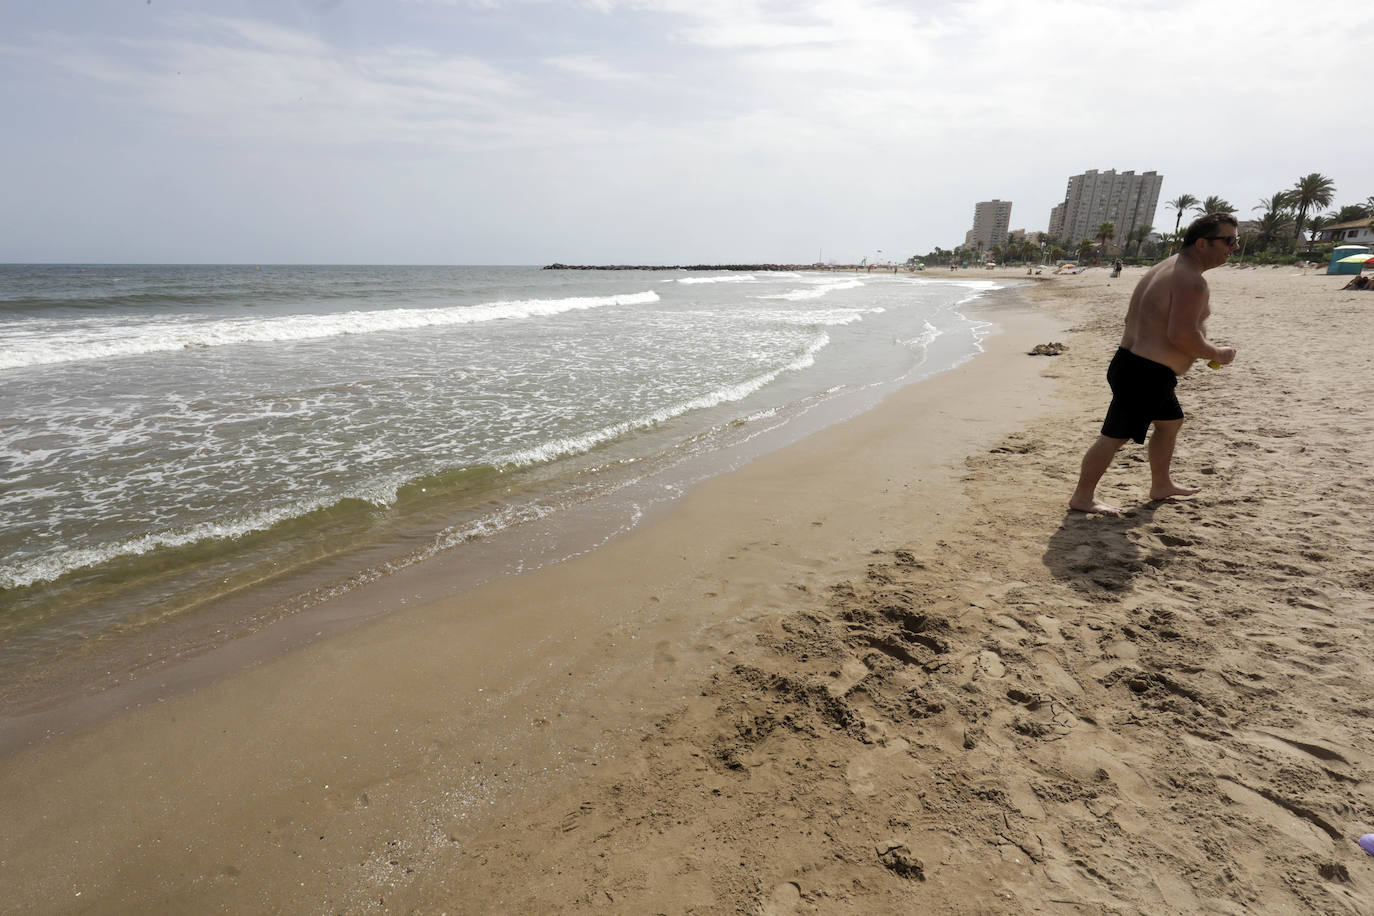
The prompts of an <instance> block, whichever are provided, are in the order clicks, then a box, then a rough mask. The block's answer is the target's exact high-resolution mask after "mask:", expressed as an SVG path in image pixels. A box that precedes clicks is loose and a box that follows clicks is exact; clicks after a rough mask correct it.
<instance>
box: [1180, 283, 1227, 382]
mask: <svg viewBox="0 0 1374 916" xmlns="http://www.w3.org/2000/svg"><path fill="white" fill-rule="evenodd" d="M1208 314H1209V309H1208V292H1207V281H1206V280H1204V279H1202V277H1200V276H1197V277H1186V278H1184V279H1182V280H1180V281H1179V282H1176V283H1175V284H1174V289H1173V301H1172V302H1171V303H1170V305H1169V327H1168V330H1167V332H1166V333H1167V334H1168V337H1169V345H1170V346H1172V347H1173V348H1174V349H1175V350H1177V351H1179V352H1180V353H1182V354H1184V355H1185V356H1188V357H1190V358H1192V359H1195V360H1196V359H1209V360H1215V361H1216V362H1219V363H1221V364H1222V365H1223V366H1224V365H1226V364H1227V363H1229V362H1231V360H1233V359H1235V358H1236V351H1235V349H1234V348H1232V347H1217V346H1214V345H1213V344H1212V342H1211V341H1209V340H1208V339H1207V335H1206V334H1204V333H1203V330H1202V328H1203V322H1204V321H1206V319H1207V315H1208Z"/></svg>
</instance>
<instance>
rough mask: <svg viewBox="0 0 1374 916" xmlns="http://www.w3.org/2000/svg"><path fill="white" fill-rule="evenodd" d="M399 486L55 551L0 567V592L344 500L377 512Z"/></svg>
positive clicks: (377, 485) (241, 531) (376, 486)
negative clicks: (368, 505) (370, 506)
mask: <svg viewBox="0 0 1374 916" xmlns="http://www.w3.org/2000/svg"><path fill="white" fill-rule="evenodd" d="M403 483H404V481H402V480H399V479H397V480H392V481H375V482H373V483H371V484H368V485H363V486H360V487H357V488H354V489H353V490H352V491H350V492H348V493H344V494H341V495H340V494H334V495H329V496H321V497H317V498H312V499H300V500H293V501H291V502H289V503H285V504H283V505H280V506H276V507H273V508H270V509H262V510H259V511H257V512H250V513H247V514H245V515H242V516H238V517H234V518H224V519H215V520H213V521H209V522H203V523H201V524H197V525H188V526H185V527H181V528H173V529H169V530H165V531H155V532H150V533H148V534H144V535H140V536H138V537H131V538H125V539H123V540H119V541H114V542H112V543H108V544H101V545H98V546H94V547H76V548H68V549H66V550H54V551H50V552H48V553H45V554H43V555H41V556H38V557H33V558H32V559H29V560H25V561H21V562H19V563H4V564H0V590H4V589H11V588H24V587H26V586H29V585H36V584H38V583H40V582H51V581H53V580H54V579H58V578H60V577H62V576H65V575H66V574H68V573H70V572H75V571H76V570H79V569H90V568H92V567H95V566H100V565H102V564H104V563H109V562H112V561H114V560H118V559H122V558H124V557H136V556H142V555H143V554H147V553H151V552H153V551H155V550H161V549H164V548H175V547H187V546H190V545H192V544H198V543H200V542H202V541H215V540H218V541H232V540H234V539H235V538H240V537H243V536H244V535H246V534H252V533H254V532H256V531H266V530H267V529H269V528H271V527H272V526H273V525H277V524H280V523H282V522H285V521H290V520H291V519H293V518H300V517H301V516H304V515H308V514H309V513H311V512H315V511H317V510H320V509H327V508H329V507H330V506H333V505H336V504H337V503H339V502H342V501H343V500H344V499H360V500H363V501H365V502H370V503H372V504H374V505H377V506H385V505H389V504H391V503H393V502H395V500H396V493H397V491H398V490H399V489H400V487H401V486H402V484H403Z"/></svg>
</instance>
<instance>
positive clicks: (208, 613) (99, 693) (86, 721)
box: [0, 272, 1021, 759]
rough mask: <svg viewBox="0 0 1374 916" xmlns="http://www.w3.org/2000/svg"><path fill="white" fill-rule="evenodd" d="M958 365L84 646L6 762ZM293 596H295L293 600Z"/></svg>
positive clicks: (988, 302) (449, 592)
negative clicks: (517, 520) (503, 521)
mask: <svg viewBox="0 0 1374 916" xmlns="http://www.w3.org/2000/svg"><path fill="white" fill-rule="evenodd" d="M940 279H943V278H940ZM979 279H984V278H982V277H980V278H979ZM995 279H997V280H999V281H1003V282H1007V281H1010V282H1011V283H1012V284H1014V285H1015V284H1018V282H1019V280H1020V279H1021V278H1020V276H1019V275H1017V274H1015V273H1014V272H1012V273H1011V274H1010V275H1008V276H1002V275H998V277H996V278H995ZM998 294H1005V295H1007V296H1008V298H1010V297H1011V295H1012V294H1010V293H1007V291H1006V290H1005V289H1000V290H998V291H996V292H994V293H985V294H984V295H985V296H987V297H988V298H983V299H979V300H975V301H974V302H973V303H971V304H970V305H971V308H970V306H968V305H966V306H960V307H959V308H961V309H963V310H964V311H966V312H971V313H973V314H975V315H976V314H978V312H979V310H983V311H985V312H988V313H989V314H992V315H995V313H996V312H997V311H998V310H999V308H1000V306H999V302H1000V301H1001V300H999V299H997V298H996V297H997V295H998ZM983 320H984V319H983V318H976V319H975V321H983ZM988 323H989V324H990V323H991V322H990V320H989V321H988ZM987 333H988V332H986V331H976V332H975V337H976V338H984V337H986V336H987ZM994 333H995V332H994ZM975 346H978V343H977V342H975ZM976 355H977V351H975V353H974V354H973V356H976ZM947 358H948V357H947V355H946V354H943V353H940V354H938V355H937V356H933V357H932V361H933V362H934V364H935V366H936V368H933V369H927V368H924V366H918V367H917V368H915V369H914V370H913V371H912V372H911V373H910V374H908V375H907V376H906V377H904V378H901V379H895V380H886V381H882V382H878V383H870V384H867V385H862V386H859V387H857V388H855V389H854V390H853V391H852V392H850V393H848V394H845V395H841V396H839V397H836V398H833V399H827V400H825V401H822V402H819V403H816V404H812V405H810V406H807V407H805V408H802V409H800V410H799V411H797V412H796V415H795V416H792V417H791V418H790V419H788V420H787V421H786V422H785V423H782V424H779V425H776V426H773V427H770V428H765V429H764V430H762V431H760V432H757V433H754V434H752V435H751V436H749V437H748V438H747V439H745V440H742V441H739V442H735V443H732V444H729V445H727V446H725V447H724V448H720V449H716V450H713V451H711V452H709V453H706V454H704V455H700V456H695V457H692V458H689V459H688V460H686V461H685V462H683V461H679V462H674V463H672V464H669V465H665V466H663V467H660V468H658V469H656V470H650V471H649V472H648V473H647V474H644V475H642V476H643V479H639V480H637V482H635V483H634V484H633V485H632V486H630V487H628V488H624V487H620V486H617V487H612V488H611V489H610V490H609V491H608V492H606V493H603V494H601V495H599V496H597V497H595V498H594V499H592V500H591V501H589V502H576V503H573V504H571V505H569V506H567V507H565V508H564V509H562V510H561V511H560V512H559V513H557V515H556V517H554V518H552V519H549V520H538V521H533V522H528V523H525V524H522V525H518V526H513V527H511V528H509V529H506V530H503V531H499V532H497V533H495V534H494V535H491V536H488V537H483V538H479V539H476V540H474V541H471V542H468V543H465V544H463V545H461V546H460V547H458V548H457V549H448V550H442V551H438V552H437V553H434V554H433V555H430V556H427V557H425V558H424V559H421V560H419V561H418V562H414V563H406V564H405V565H403V566H402V567H400V568H399V569H395V570H393V571H390V572H387V573H385V574H378V575H371V574H370V573H372V572H373V571H372V570H371V569H370V568H369V567H368V566H366V565H364V566H360V567H356V568H357V569H358V570H360V572H358V573H356V574H349V573H348V570H349V569H352V568H355V566H356V564H354V565H350V558H351V557H352V556H354V555H355V554H357V555H361V556H366V555H367V551H366V550H357V551H352V552H345V553H344V554H341V555H340V556H338V557H331V558H326V559H324V560H321V561H317V562H316V563H314V564H311V565H310V566H307V567H305V568H303V569H302V570H300V571H298V572H296V573H288V574H287V575H286V577H285V578H283V579H272V580H268V581H266V582H262V583H256V584H251V585H248V586H246V587H245V588H243V589H239V590H236V591H234V592H231V593H229V594H227V595H225V596H223V597H221V598H218V599H215V600H214V601H212V602H210V603H208V604H207V605H206V606H205V607H203V608H201V609H199V610H196V611H194V612H191V613H188V614H186V615H184V616H182V617H177V618H174V619H171V620H168V621H166V622H163V623H158V624H154V625H153V626H151V627H149V628H147V629H144V630H138V631H135V632H133V633H131V634H129V635H127V636H126V635H121V634H114V635H113V636H112V637H111V638H112V639H113V640H114V642H113V644H112V647H102V646H100V645H99V644H98V642H99V641H97V645H95V646H94V648H93V649H90V650H88V649H87V648H86V647H84V646H83V647H80V648H79V649H78V650H77V651H73V652H69V653H68V654H67V655H65V656H64V657H62V658H60V659H58V660H56V661H54V662H50V663H47V664H45V665H43V666H41V667H37V668H35V669H34V671H32V672H28V671H24V672H21V673H20V675H19V676H16V677H12V678H10V680H9V681H8V682H7V683H6V685H5V686H6V687H7V688H8V690H7V691H6V693H5V696H4V699H5V701H6V702H5V706H4V708H3V714H0V759H3V758H4V757H5V756H6V755H8V754H10V753H14V752H17V751H19V750H21V749H22V748H24V747H26V746H32V745H34V744H35V743H38V742H41V741H43V740H46V739H49V738H52V737H59V736H62V735H65V734H70V733H73V732H75V731H79V730H80V729H82V728H85V727H89V726H90V725H93V724H97V723H99V722H100V721H101V720H103V719H105V718H108V717H110V716H113V715H118V714H119V713H120V712H124V711H129V710H133V709H137V708H139V707H140V706H143V705H146V704H149V703H155V702H165V701H166V700H167V699H170V698H172V697H175V696H178V695H180V694H182V693H185V692H189V691H193V690H195V689H198V688H199V687H201V686H203V685H205V684H208V683H212V682H214V681H216V680H218V679H220V678H223V677H226V676H231V675H232V674H233V673H234V672H236V671H238V670H241V669H243V668H245V667H249V666H253V665H257V664H261V663H262V662H264V661H268V660H271V659H273V658H275V657H277V656H279V655H282V654H284V653H288V652H292V651H295V650H298V649H300V648H303V647H305V646H308V645H310V644H312V643H314V642H318V641H320V640H326V639H329V638H331V637H333V636H337V635H339V634H341V633H344V632H347V631H348V630H351V629H353V628H356V627H359V626H364V625H366V624H367V623H368V622H369V621H373V620H376V619H379V618H382V617H385V616H387V615H389V614H391V613H395V612H397V611H401V610H405V609H406V608H407V607H410V606H414V605H416V604H423V603H429V602H433V601H436V600H442V599H449V600H456V599H457V598H458V597H459V596H461V595H463V594H466V593H468V592H471V591H472V590H474V589H477V588H480V587H482V586H484V585H486V584H488V583H491V582H494V581H499V580H501V579H504V578H508V577H512V576H520V575H525V574H527V573H528V572H530V571H532V570H538V569H540V568H543V567H546V566H552V565H557V564H560V563H562V562H565V561H566V560H568V559H570V558H575V557H578V556H581V555H583V554H586V553H589V552H591V551H595V550H597V549H599V548H600V547H602V546H604V545H605V544H606V543H608V542H609V541H612V540H614V539H617V538H621V537H625V536H634V535H635V533H636V532H637V531H639V530H640V529H642V528H643V527H645V526H646V525H647V524H649V523H651V522H652V521H653V520H654V519H656V518H659V517H662V516H663V515H664V514H665V513H669V512H671V511H672V510H673V507H674V506H675V505H676V504H677V503H678V502H679V501H680V500H681V498H682V493H684V492H686V491H689V490H690V489H692V488H694V487H695V486H697V485H699V484H700V483H701V482H703V481H706V480H710V479H711V478H713V477H716V476H719V475H721V474H728V473H731V472H733V471H734V470H737V469H738V468H739V467H740V466H741V465H744V464H747V463H749V462H750V461H754V460H757V459H758V458H759V457H761V456H764V455H767V454H769V453H771V452H773V451H776V450H778V449H780V448H786V447H788V446H789V445H793V444H795V443H796V442H797V441H798V440H801V439H804V438H806V437H807V436H810V435H813V434H815V433H816V432H818V431H821V430H824V429H825V428H827V427H829V426H832V425H834V424H836V423H840V422H844V421H845V420H846V419H851V418H853V417H854V416H856V415H858V414H861V413H863V412H865V411H867V410H870V409H872V408H873V406H874V404H875V401H876V400H878V399H881V397H884V396H886V395H885V394H883V393H884V392H886V393H887V394H890V393H891V392H892V391H894V390H900V388H902V387H906V386H909V385H919V384H923V383H924V382H925V381H926V380H928V379H929V377H930V373H932V372H934V373H935V374H939V373H940V372H943V371H948V370H946V369H941V368H938V367H939V366H940V365H942V364H943V361H944V360H945V359H947ZM969 358H972V356H969V357H964V359H969ZM330 570H332V572H331V571H330ZM297 581H299V582H304V583H308V584H310V583H316V582H320V583H323V584H320V585H315V584H311V585H310V587H309V588H307V589H306V590H304V591H301V592H299V594H297V593H296V589H295V588H293V586H292V583H293V582H297ZM339 583H346V585H340V584H339ZM401 593H403V594H404V595H405V597H403V598H400V599H399V603H398V602H397V599H396V595H397V594H401ZM286 596H294V597H290V599H289V600H287V597H286ZM103 639H104V637H102V640H103ZM21 678H22V679H23V680H21ZM21 685H22V686H21Z"/></svg>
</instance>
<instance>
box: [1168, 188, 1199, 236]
mask: <svg viewBox="0 0 1374 916" xmlns="http://www.w3.org/2000/svg"><path fill="white" fill-rule="evenodd" d="M1197 202H1198V201H1197V198H1196V197H1194V196H1193V195H1191V194H1180V195H1178V197H1177V198H1176V199H1175V200H1171V201H1169V202H1168V203H1167V204H1165V205H1164V206H1166V207H1172V208H1173V209H1174V210H1175V211H1177V213H1178V216H1175V217H1174V234H1175V235H1177V234H1178V225H1179V223H1181V222H1182V221H1183V211H1184V210H1188V209H1191V208H1193V207H1196V206H1197Z"/></svg>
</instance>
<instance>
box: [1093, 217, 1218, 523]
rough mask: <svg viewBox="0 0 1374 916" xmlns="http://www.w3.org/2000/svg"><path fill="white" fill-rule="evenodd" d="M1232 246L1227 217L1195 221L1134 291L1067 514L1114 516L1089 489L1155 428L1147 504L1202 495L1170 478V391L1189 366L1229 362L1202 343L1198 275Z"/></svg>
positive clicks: (1173, 404) (1177, 415)
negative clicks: (1107, 400) (1108, 395)
mask: <svg viewBox="0 0 1374 916" xmlns="http://www.w3.org/2000/svg"><path fill="white" fill-rule="evenodd" d="M1239 244H1240V242H1239V239H1238V237H1237V223H1236V219H1235V217H1233V216H1231V215H1229V214H1226V213H1211V214H1208V215H1207V216H1202V217H1199V218H1198V219H1196V220H1194V221H1193V223H1192V224H1191V225H1190V226H1189V227H1188V231H1187V232H1185V233H1184V235H1183V247H1182V248H1181V249H1180V250H1179V253H1178V254H1176V255H1174V256H1173V257H1170V258H1166V259H1165V260H1163V261H1161V262H1159V263H1158V264H1156V265H1155V266H1154V267H1151V268H1150V269H1149V271H1148V272H1146V274H1145V276H1143V277H1141V279H1140V282H1139V283H1137V284H1136V287H1135V291H1134V292H1133V293H1132V294H1131V304H1130V307H1129V308H1127V310H1126V330H1125V332H1124V333H1123V334H1122V335H1121V346H1120V347H1119V348H1118V349H1117V351H1116V355H1115V356H1113V357H1112V361H1111V364H1110V365H1109V366H1108V367H1107V383H1108V384H1109V385H1110V386H1111V389H1112V403H1111V406H1110V407H1108V408H1107V418H1106V419H1105V420H1104V421H1103V422H1102V434H1101V435H1100V436H1098V437H1097V441H1096V442H1094V443H1093V444H1092V446H1091V447H1089V449H1088V452H1087V454H1085V455H1084V456H1083V463H1082V465H1081V467H1080V468H1079V472H1078V487H1077V489H1075V490H1074V491H1073V496H1072V497H1071V498H1070V499H1069V508H1070V509H1074V510H1077V511H1079V512H1101V513H1106V514H1110V515H1118V514H1120V512H1121V507H1120V506H1111V505H1107V504H1106V503H1103V502H1099V501H1098V500H1097V497H1096V495H1095V494H1096V492H1097V484H1098V482H1099V481H1100V480H1101V479H1102V475H1103V474H1105V473H1106V472H1107V468H1108V467H1109V466H1110V465H1111V463H1112V459H1113V458H1114V457H1115V456H1116V453H1117V451H1118V450H1119V449H1120V448H1121V446H1123V445H1125V444H1126V442H1127V440H1129V439H1134V440H1135V441H1136V443H1138V444H1139V443H1143V442H1144V441H1145V433H1146V431H1147V430H1148V429H1149V428H1150V425H1151V424H1153V425H1154V428H1155V429H1154V433H1152V434H1151V435H1150V446H1149V458H1150V499H1152V500H1158V499H1168V498H1170V497H1172V496H1192V495H1193V494H1194V493H1197V492H1198V491H1199V490H1200V489H1202V488H1201V487H1184V486H1179V485H1178V484H1176V483H1174V480H1173V477H1172V476H1171V475H1170V467H1171V465H1172V463H1173V458H1174V443H1175V442H1177V440H1178V431H1179V428H1180V427H1181V426H1183V408H1181V407H1180V406H1179V403H1178V398H1177V397H1176V396H1175V395H1174V388H1175V386H1176V385H1177V384H1178V377H1179V376H1180V375H1184V374H1186V373H1187V371H1188V370H1189V369H1190V368H1192V365H1193V362H1194V361H1195V360H1199V359H1205V360H1211V361H1213V362H1216V363H1219V364H1220V365H1222V366H1225V365H1227V364H1228V363H1230V362H1231V361H1232V360H1234V359H1235V358H1236V351H1235V348H1234V347H1218V346H1215V345H1214V344H1212V343H1211V341H1209V340H1208V339H1207V316H1208V315H1210V314H1211V311H1212V310H1211V307H1210V305H1209V304H1208V290H1207V281H1206V280H1204V279H1203V277H1202V274H1203V272H1204V271H1208V270H1211V269H1212V268H1213V267H1219V266H1221V265H1222V264H1225V263H1226V261H1227V259H1228V258H1230V257H1231V252H1232V251H1234V250H1235V249H1236V248H1237V247H1238V246H1239Z"/></svg>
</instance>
